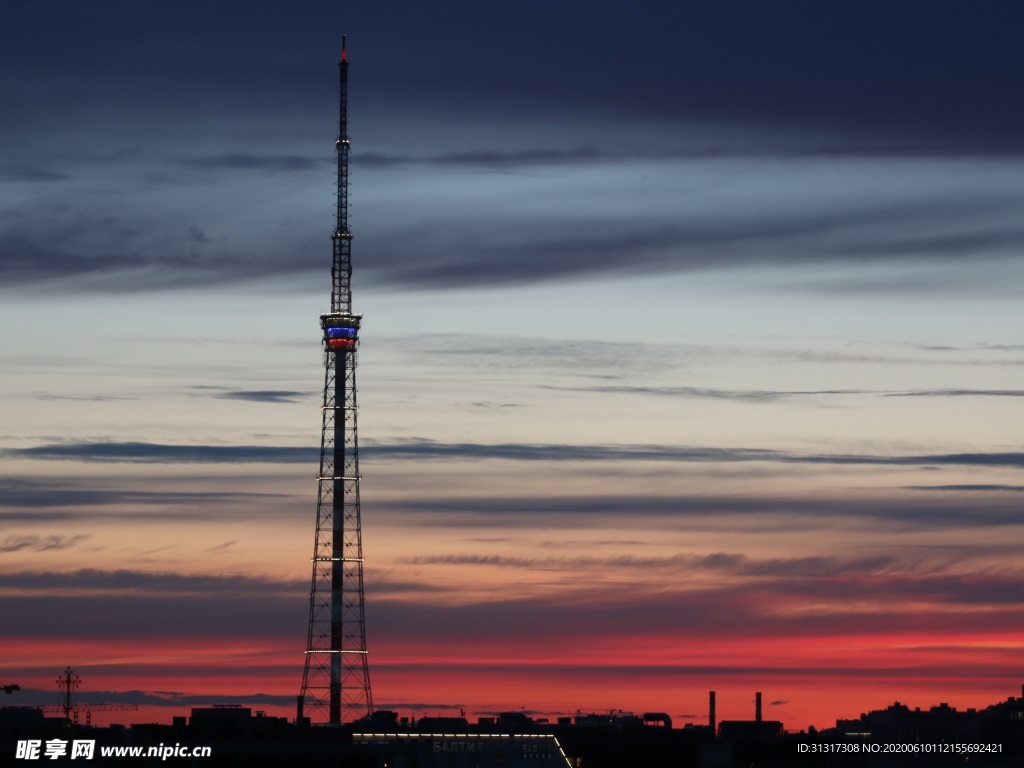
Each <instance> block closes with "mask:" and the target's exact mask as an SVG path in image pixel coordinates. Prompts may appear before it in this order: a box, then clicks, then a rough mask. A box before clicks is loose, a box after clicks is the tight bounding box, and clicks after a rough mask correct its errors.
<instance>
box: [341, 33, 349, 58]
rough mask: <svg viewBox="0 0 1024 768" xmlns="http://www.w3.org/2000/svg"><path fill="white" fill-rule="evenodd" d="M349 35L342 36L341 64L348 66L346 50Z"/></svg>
mask: <svg viewBox="0 0 1024 768" xmlns="http://www.w3.org/2000/svg"><path fill="white" fill-rule="evenodd" d="M347 37H348V35H342V36H341V63H342V64H348V52H347V51H346V50H345V40H346V38H347Z"/></svg>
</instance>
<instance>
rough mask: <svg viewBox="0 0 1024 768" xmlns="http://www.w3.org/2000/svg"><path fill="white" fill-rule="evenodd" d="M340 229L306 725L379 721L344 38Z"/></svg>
mask: <svg viewBox="0 0 1024 768" xmlns="http://www.w3.org/2000/svg"><path fill="white" fill-rule="evenodd" d="M338 68H339V70H340V79H339V85H340V108H339V120H338V123H339V125H338V138H337V141H336V148H337V154H338V178H337V204H338V205H337V220H336V222H335V226H334V231H333V233H332V234H331V241H332V243H333V251H334V258H333V261H332V263H331V311H330V312H325V313H324V314H322V315H320V328H321V330H322V331H323V345H324V399H323V430H322V434H321V440H320V471H319V473H318V475H317V485H318V489H317V508H316V536H315V538H314V541H313V580H312V585H311V586H310V591H309V635H308V640H307V643H306V660H305V668H304V670H303V673H302V690H301V692H300V693H299V697H298V718H299V722H304V718H308V719H309V721H310V722H324V723H341V722H343V721H345V720H346V719H349V720H352V719H356V718H359V717H363V716H364V715H368V714H370V712H371V711H372V709H373V699H372V697H371V695H370V672H369V667H368V665H367V652H366V622H365V618H364V611H363V603H364V599H363V536H362V530H361V523H360V511H359V440H358V436H357V433H356V347H357V345H358V343H359V327H360V324H361V322H362V315H357V314H354V313H353V312H352V234H351V232H349V228H348V161H349V138H348V53H347V51H346V39H345V37H344V36H343V37H342V44H341V59H340V61H339V62H338Z"/></svg>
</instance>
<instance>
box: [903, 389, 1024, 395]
mask: <svg viewBox="0 0 1024 768" xmlns="http://www.w3.org/2000/svg"><path fill="white" fill-rule="evenodd" d="M885 396H886V397H1024V389H920V390H915V391H911V392H886V393H885Z"/></svg>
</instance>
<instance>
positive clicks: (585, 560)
mask: <svg viewBox="0 0 1024 768" xmlns="http://www.w3.org/2000/svg"><path fill="white" fill-rule="evenodd" d="M404 562H408V563H411V564H414V565H466V566H480V565H484V566H498V567H509V568H523V569H528V570H555V571H571V572H577V571H588V570H589V571H594V572H613V571H621V570H625V571H631V570H642V571H650V572H657V573H662V574H664V572H665V570H666V569H672V570H676V571H696V570H713V571H719V572H722V573H727V574H730V575H733V576H754V577H759V578H760V577H765V578H823V577H828V576H832V577H834V576H839V575H842V574H850V573H857V574H868V573H879V572H885V571H888V570H890V569H891V568H892V566H893V565H894V564H895V563H896V561H895V559H894V558H892V557H871V558H862V559H859V560H843V559H840V558H834V557H802V558H782V559H767V560H754V559H750V558H748V557H746V556H745V555H742V554H737V553H728V552H719V553H714V554H709V555H694V554H679V555H671V556H667V557H637V556H632V555H623V556H618V557H603V558H597V557H509V556H506V555H418V556H411V557H407V558H405V559H404Z"/></svg>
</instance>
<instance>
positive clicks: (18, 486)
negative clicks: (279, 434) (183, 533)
mask: <svg viewBox="0 0 1024 768" xmlns="http://www.w3.org/2000/svg"><path fill="white" fill-rule="evenodd" d="M120 486H121V487H118V488H109V487H104V486H102V485H97V484H95V483H92V482H89V481H72V480H49V481H40V480H27V479H19V478H0V508H3V507H7V508H11V509H26V510H32V511H33V512H32V514H30V515H28V517H29V518H30V519H32V518H33V516H34V515H36V514H37V512H38V510H41V509H52V508H57V509H61V508H72V510H74V509H75V508H78V507H97V506H105V505H143V506H152V505H168V506H176V505H181V506H188V507H192V508H197V507H198V508H201V507H203V506H205V505H208V504H212V503H221V502H228V501H238V500H250V499H255V498H274V497H278V498H281V496H280V495H279V494H271V493H260V494H255V493H245V492H230V491H228V492H217V491H149V490H144V491H140V490H133V489H127V488H125V487H123V486H124V483H123V482H122V483H121V484H120ZM72 514H73V512H72ZM90 514H92V513H90ZM5 518H6V516H5ZM6 519H10V518H6ZM35 519H41V516H40V517H37V518H35Z"/></svg>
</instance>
